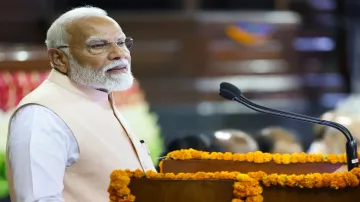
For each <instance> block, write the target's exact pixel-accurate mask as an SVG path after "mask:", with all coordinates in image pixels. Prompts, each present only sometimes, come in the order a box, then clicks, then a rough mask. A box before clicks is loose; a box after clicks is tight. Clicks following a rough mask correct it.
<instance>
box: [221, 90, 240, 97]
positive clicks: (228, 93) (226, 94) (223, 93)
mask: <svg viewBox="0 0 360 202" xmlns="http://www.w3.org/2000/svg"><path fill="white" fill-rule="evenodd" d="M219 95H220V96H221V97H223V98H225V99H228V100H235V98H236V97H237V96H236V95H235V94H234V93H233V92H231V91H228V90H226V89H220V93H219Z"/></svg>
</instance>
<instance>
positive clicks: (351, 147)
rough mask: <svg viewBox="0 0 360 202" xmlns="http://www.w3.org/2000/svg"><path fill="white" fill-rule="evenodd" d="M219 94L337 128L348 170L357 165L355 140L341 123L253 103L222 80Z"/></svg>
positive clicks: (265, 110)
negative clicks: (340, 134) (342, 140)
mask: <svg viewBox="0 0 360 202" xmlns="http://www.w3.org/2000/svg"><path fill="white" fill-rule="evenodd" d="M219 95H220V96H222V97H223V98H225V99H228V100H232V101H236V102H239V103H241V104H243V105H245V106H247V107H248V108H250V109H252V110H254V111H257V112H261V113H265V114H270V115H273V116H280V117H285V118H290V119H294V120H299V121H303V122H307V123H313V124H319V125H324V126H329V127H332V128H335V129H337V130H339V131H340V132H341V133H342V134H343V135H344V136H345V138H346V159H347V166H348V170H349V171H350V170H352V169H353V168H356V167H359V160H358V153H357V144H356V141H355V140H354V138H353V136H352V135H351V133H350V131H349V130H348V129H347V128H346V127H344V126H343V125H341V124H338V123H335V122H332V121H325V120H321V119H317V118H314V117H311V116H305V115H302V114H297V113H293V112H287V111H282V110H277V109H271V108H267V107H264V106H261V105H258V104H255V103H253V102H251V101H250V100H248V99H247V98H246V97H245V96H243V95H242V93H241V91H240V89H239V88H237V87H236V86H234V85H232V84H230V83H227V82H222V83H221V84H220V93H219Z"/></svg>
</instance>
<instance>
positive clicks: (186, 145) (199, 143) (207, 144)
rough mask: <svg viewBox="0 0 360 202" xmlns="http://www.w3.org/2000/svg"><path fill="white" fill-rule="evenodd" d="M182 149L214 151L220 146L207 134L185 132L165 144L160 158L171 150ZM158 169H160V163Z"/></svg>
mask: <svg viewBox="0 0 360 202" xmlns="http://www.w3.org/2000/svg"><path fill="white" fill-rule="evenodd" d="M180 149H195V150H199V151H207V152H214V151H218V147H217V146H216V145H215V144H214V143H213V141H212V139H211V138H210V137H209V136H207V135H205V134H201V133H200V134H196V133H194V134H192V133H190V134H185V135H180V136H176V137H174V138H171V139H170V140H169V141H168V143H166V144H165V149H164V151H163V153H162V154H161V155H160V158H162V157H164V156H166V154H168V153H169V152H172V151H176V150H180ZM156 169H157V170H158V171H160V168H159V165H157V166H156Z"/></svg>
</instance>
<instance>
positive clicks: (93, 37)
mask: <svg viewBox="0 0 360 202" xmlns="http://www.w3.org/2000/svg"><path fill="white" fill-rule="evenodd" d="M125 38H126V36H125V35H120V36H119V37H118V38H117V40H125ZM92 41H108V40H106V39H104V38H102V37H98V36H91V37H89V38H88V39H87V40H86V43H89V42H92Z"/></svg>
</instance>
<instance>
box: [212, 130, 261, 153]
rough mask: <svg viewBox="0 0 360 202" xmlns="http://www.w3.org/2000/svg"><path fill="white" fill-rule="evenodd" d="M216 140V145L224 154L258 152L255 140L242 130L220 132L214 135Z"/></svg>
mask: <svg viewBox="0 0 360 202" xmlns="http://www.w3.org/2000/svg"><path fill="white" fill-rule="evenodd" d="M214 138H215V140H214V141H215V144H216V145H219V146H220V147H221V150H223V151H224V152H232V153H248V152H253V151H257V150H258V145H257V143H256V141H255V140H254V138H252V137H251V136H250V135H249V134H247V133H245V132H243V131H241V130H234V129H227V130H219V131H216V132H215V133H214Z"/></svg>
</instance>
